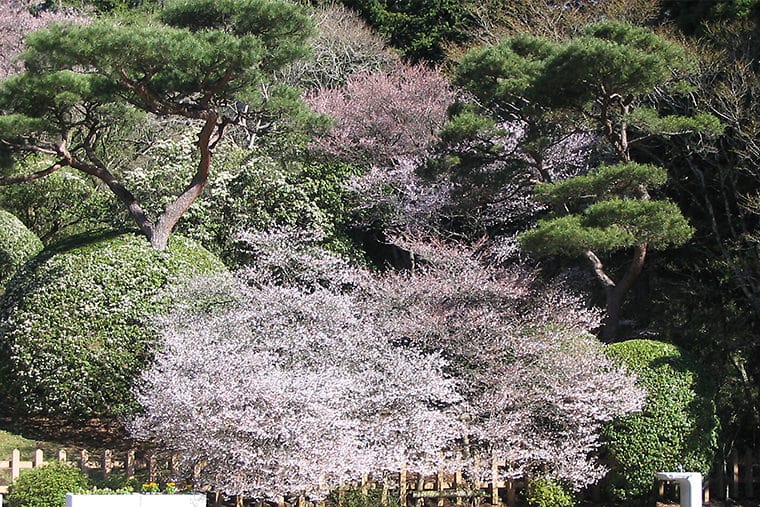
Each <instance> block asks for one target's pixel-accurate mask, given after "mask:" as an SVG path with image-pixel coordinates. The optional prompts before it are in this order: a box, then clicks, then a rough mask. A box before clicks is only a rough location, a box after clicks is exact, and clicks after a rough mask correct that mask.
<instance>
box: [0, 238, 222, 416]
mask: <svg viewBox="0 0 760 507" xmlns="http://www.w3.org/2000/svg"><path fill="white" fill-rule="evenodd" d="M221 270H224V266H223V265H222V264H221V262H220V261H219V260H218V259H216V258H215V257H214V256H213V255H211V254H210V253H209V252H208V251H206V250H205V249H203V248H202V247H200V246H198V245H197V244H196V243H194V242H192V241H190V240H187V239H184V238H181V237H178V236H176V235H175V236H173V237H172V239H171V241H170V244H169V248H168V250H167V251H163V252H160V251H157V250H154V249H152V248H151V247H150V245H149V243H148V242H147V240H146V239H145V238H144V237H142V236H139V235H136V234H121V235H115V234H111V235H108V236H100V237H95V238H82V237H80V238H77V239H76V240H74V241H71V242H67V243H66V244H64V245H61V246H58V247H56V248H49V249H47V250H44V251H43V252H42V253H41V254H40V255H38V256H37V257H36V258H35V259H33V260H32V261H30V262H28V263H27V264H26V265H25V266H24V267H23V268H22V269H21V270H20V271H19V272H18V274H17V275H16V277H14V278H13V279H12V280H11V281H10V282H9V283H8V286H7V290H6V295H5V299H4V301H3V305H2V308H0V357H3V359H4V360H3V362H2V364H0V399H2V398H4V399H5V400H4V402H5V403H6V404H7V406H9V407H10V408H11V409H12V410H14V411H15V412H16V414H18V415H23V414H27V415H59V416H66V417H96V416H97V417H112V416H117V415H120V414H124V413H129V412H131V411H132V410H134V409H135V408H136V406H135V401H134V400H133V398H132V395H131V393H130V387H131V384H132V381H133V379H134V378H136V376H137V374H138V373H139V372H140V371H141V370H142V368H143V367H144V366H145V365H146V364H147V363H148V362H149V361H150V360H151V357H152V354H153V351H154V346H155V342H156V335H155V334H154V332H153V331H152V330H151V329H149V327H148V326H147V325H146V322H147V317H148V316H149V315H150V314H155V313H158V312H161V311H162V310H163V309H165V308H166V307H167V305H168V304H169V301H168V300H167V298H166V297H165V296H162V291H161V289H163V288H165V287H167V286H169V285H170V284H172V283H174V282H176V281H178V280H179V279H180V278H182V277H185V276H192V275H196V274H202V273H210V272H215V271H221Z"/></svg>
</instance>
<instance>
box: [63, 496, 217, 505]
mask: <svg viewBox="0 0 760 507" xmlns="http://www.w3.org/2000/svg"><path fill="white" fill-rule="evenodd" d="M66 507H206V496H205V495H141V494H138V493H135V494H132V495H75V494H73V493H67V494H66Z"/></svg>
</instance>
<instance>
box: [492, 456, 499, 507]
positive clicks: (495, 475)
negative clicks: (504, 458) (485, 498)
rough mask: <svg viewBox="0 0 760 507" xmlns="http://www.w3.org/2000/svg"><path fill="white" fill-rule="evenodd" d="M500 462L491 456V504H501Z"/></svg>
mask: <svg viewBox="0 0 760 507" xmlns="http://www.w3.org/2000/svg"><path fill="white" fill-rule="evenodd" d="M498 481H499V462H498V461H497V459H496V455H494V456H493V457H492V458H491V505H499V482H498Z"/></svg>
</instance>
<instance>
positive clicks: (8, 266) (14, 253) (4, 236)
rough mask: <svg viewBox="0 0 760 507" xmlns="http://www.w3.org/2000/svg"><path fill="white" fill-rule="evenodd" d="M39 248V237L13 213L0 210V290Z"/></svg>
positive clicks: (40, 242)
mask: <svg viewBox="0 0 760 507" xmlns="http://www.w3.org/2000/svg"><path fill="white" fill-rule="evenodd" d="M40 250H42V241H40V238H38V237H37V235H36V234H34V233H33V232H32V231H30V230H29V229H27V228H26V226H25V225H24V224H23V223H22V222H21V220H19V219H18V218H16V216H15V215H13V214H11V213H8V212H7V211H4V210H0V291H2V288H3V287H5V284H6V283H7V282H8V279H9V278H11V277H12V276H13V274H14V273H15V272H16V270H17V269H18V268H19V266H21V265H22V264H23V263H24V262H26V261H27V260H28V259H30V258H32V257H34V256H35V255H37V254H38V253H39V252H40Z"/></svg>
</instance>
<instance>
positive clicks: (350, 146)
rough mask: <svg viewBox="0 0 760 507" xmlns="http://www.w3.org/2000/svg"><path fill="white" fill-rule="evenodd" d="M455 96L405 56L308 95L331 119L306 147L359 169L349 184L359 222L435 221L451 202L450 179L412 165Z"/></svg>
mask: <svg viewBox="0 0 760 507" xmlns="http://www.w3.org/2000/svg"><path fill="white" fill-rule="evenodd" d="M455 97H456V91H455V90H454V88H453V87H452V86H451V85H450V83H449V82H448V80H447V79H446V78H445V77H444V76H443V75H442V74H441V73H440V72H439V71H438V70H435V69H430V68H427V67H424V66H419V65H418V66H413V65H407V64H398V65H396V66H395V68H393V69H392V70H390V71H379V72H364V73H356V74H354V75H353V76H351V77H349V78H348V80H347V82H346V84H345V85H344V86H341V87H338V88H328V87H321V88H319V89H317V90H314V91H312V92H310V93H308V94H307V95H306V97H305V99H306V101H307V103H309V104H310V105H311V107H312V108H314V109H315V110H316V111H318V112H320V113H323V114H326V115H328V116H330V117H332V118H333V119H334V121H335V125H334V128H333V129H332V130H331V131H330V132H328V133H327V134H326V135H324V136H322V137H319V138H317V139H316V140H315V142H314V143H313V145H312V149H313V150H314V151H315V152H317V153H320V154H322V155H326V156H330V157H335V158H338V159H340V160H342V161H345V162H348V163H351V164H354V165H357V166H359V167H361V168H363V169H365V171H364V173H363V174H362V175H360V176H358V177H356V178H354V180H353V181H352V182H351V184H350V186H349V187H350V189H351V190H352V191H353V192H354V193H355V195H356V196H357V199H356V202H357V212H358V213H357V214H358V215H359V216H360V217H361V219H362V220H363V221H364V222H366V223H372V222H383V223H385V224H387V225H388V226H390V228H394V227H413V228H421V227H422V228H425V227H428V226H429V225H430V224H431V223H433V222H435V219H436V217H438V216H439V215H440V212H441V210H442V209H443V208H444V207H445V206H446V204H447V203H448V202H449V199H448V187H447V185H446V184H445V182H443V183H441V182H434V181H425V180H424V179H423V178H421V177H420V175H419V174H418V172H419V169H420V168H421V166H422V165H423V164H424V162H425V161H426V159H427V157H428V155H429V153H430V150H431V148H432V146H433V145H434V144H435V143H436V142H437V141H438V131H439V129H440V128H441V127H442V126H443V125H444V123H445V121H446V117H447V108H448V106H449V105H450V104H451V103H452V102H453V101H454V99H455Z"/></svg>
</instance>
